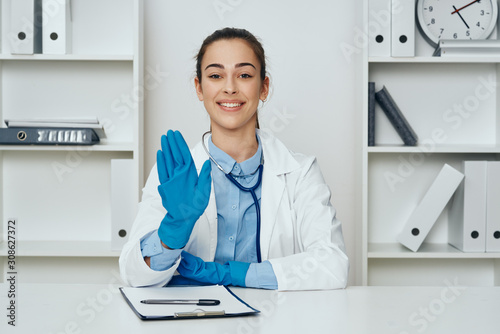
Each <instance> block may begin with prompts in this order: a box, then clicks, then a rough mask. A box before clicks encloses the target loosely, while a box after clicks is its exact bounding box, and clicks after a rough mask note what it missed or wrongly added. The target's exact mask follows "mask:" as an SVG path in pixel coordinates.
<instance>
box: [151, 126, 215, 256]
mask: <svg viewBox="0 0 500 334" xmlns="http://www.w3.org/2000/svg"><path fill="white" fill-rule="evenodd" d="M156 164H157V168H158V178H159V179H160V185H159V186H158V192H159V193H160V196H161V199H162V203H163V207H164V208H165V209H166V210H167V214H166V215H165V218H163V220H162V222H161V224H160V227H159V228H158V235H159V237H160V240H161V241H162V242H163V243H164V244H165V245H167V246H168V247H169V248H172V249H179V248H182V247H184V246H185V245H186V244H187V242H188V240H189V237H190V236H191V232H192V231H193V227H194V224H195V223H196V221H197V220H198V218H200V216H201V215H202V214H203V212H204V211H205V209H206V207H207V205H208V200H209V198H210V188H211V177H210V171H211V166H210V161H209V160H207V161H205V163H204V164H203V167H202V169H201V172H200V175H199V176H198V173H197V171H196V167H195V165H194V161H193V158H192V157H191V152H190V151H189V147H188V146H187V144H186V142H185V140H184V138H183V137H182V135H181V133H180V132H179V131H175V132H173V131H172V130H169V131H168V133H167V136H165V135H163V136H162V137H161V150H159V151H158V153H157V155H156Z"/></svg>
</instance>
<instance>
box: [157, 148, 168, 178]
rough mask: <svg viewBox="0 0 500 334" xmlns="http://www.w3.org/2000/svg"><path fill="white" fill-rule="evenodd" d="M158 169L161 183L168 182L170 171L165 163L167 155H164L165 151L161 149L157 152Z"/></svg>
mask: <svg viewBox="0 0 500 334" xmlns="http://www.w3.org/2000/svg"><path fill="white" fill-rule="evenodd" d="M156 169H158V179H159V180H160V184H163V183H165V182H167V181H168V171H167V166H166V163H165V157H164V156H163V152H162V151H161V150H158V152H156Z"/></svg>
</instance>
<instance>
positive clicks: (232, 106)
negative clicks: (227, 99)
mask: <svg viewBox="0 0 500 334" xmlns="http://www.w3.org/2000/svg"><path fill="white" fill-rule="evenodd" d="M220 105H221V106H223V107H227V108H236V107H239V106H241V103H221V104H220Z"/></svg>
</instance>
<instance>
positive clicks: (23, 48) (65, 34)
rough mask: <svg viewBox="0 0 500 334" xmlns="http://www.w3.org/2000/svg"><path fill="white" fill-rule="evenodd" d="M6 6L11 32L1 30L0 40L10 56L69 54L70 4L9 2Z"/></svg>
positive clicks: (49, 0)
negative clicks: (1, 38) (3, 41)
mask: <svg viewBox="0 0 500 334" xmlns="http://www.w3.org/2000/svg"><path fill="white" fill-rule="evenodd" d="M8 4H9V5H10V11H9V16H8V20H10V29H5V30H4V36H3V38H4V39H5V40H7V41H8V42H9V43H8V45H9V47H10V52H11V53H12V54H36V53H44V54H66V53H70V52H71V40H72V38H71V31H72V28H71V21H72V19H71V0H57V1H54V0H15V1H14V0H11V1H9V2H8ZM7 8H8V7H7ZM2 10H4V9H2ZM7 24H8V23H7ZM7 27H8V25H7Z"/></svg>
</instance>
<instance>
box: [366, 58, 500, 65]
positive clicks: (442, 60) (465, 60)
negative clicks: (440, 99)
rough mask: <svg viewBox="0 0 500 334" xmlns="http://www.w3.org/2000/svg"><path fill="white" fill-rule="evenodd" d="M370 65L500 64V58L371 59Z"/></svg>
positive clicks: (369, 59) (369, 60)
mask: <svg viewBox="0 0 500 334" xmlns="http://www.w3.org/2000/svg"><path fill="white" fill-rule="evenodd" d="M368 62H369V63H413V64H422V63H435V64H442V63H500V57H490V56H478V57H408V58H394V57H369V58H368Z"/></svg>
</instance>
